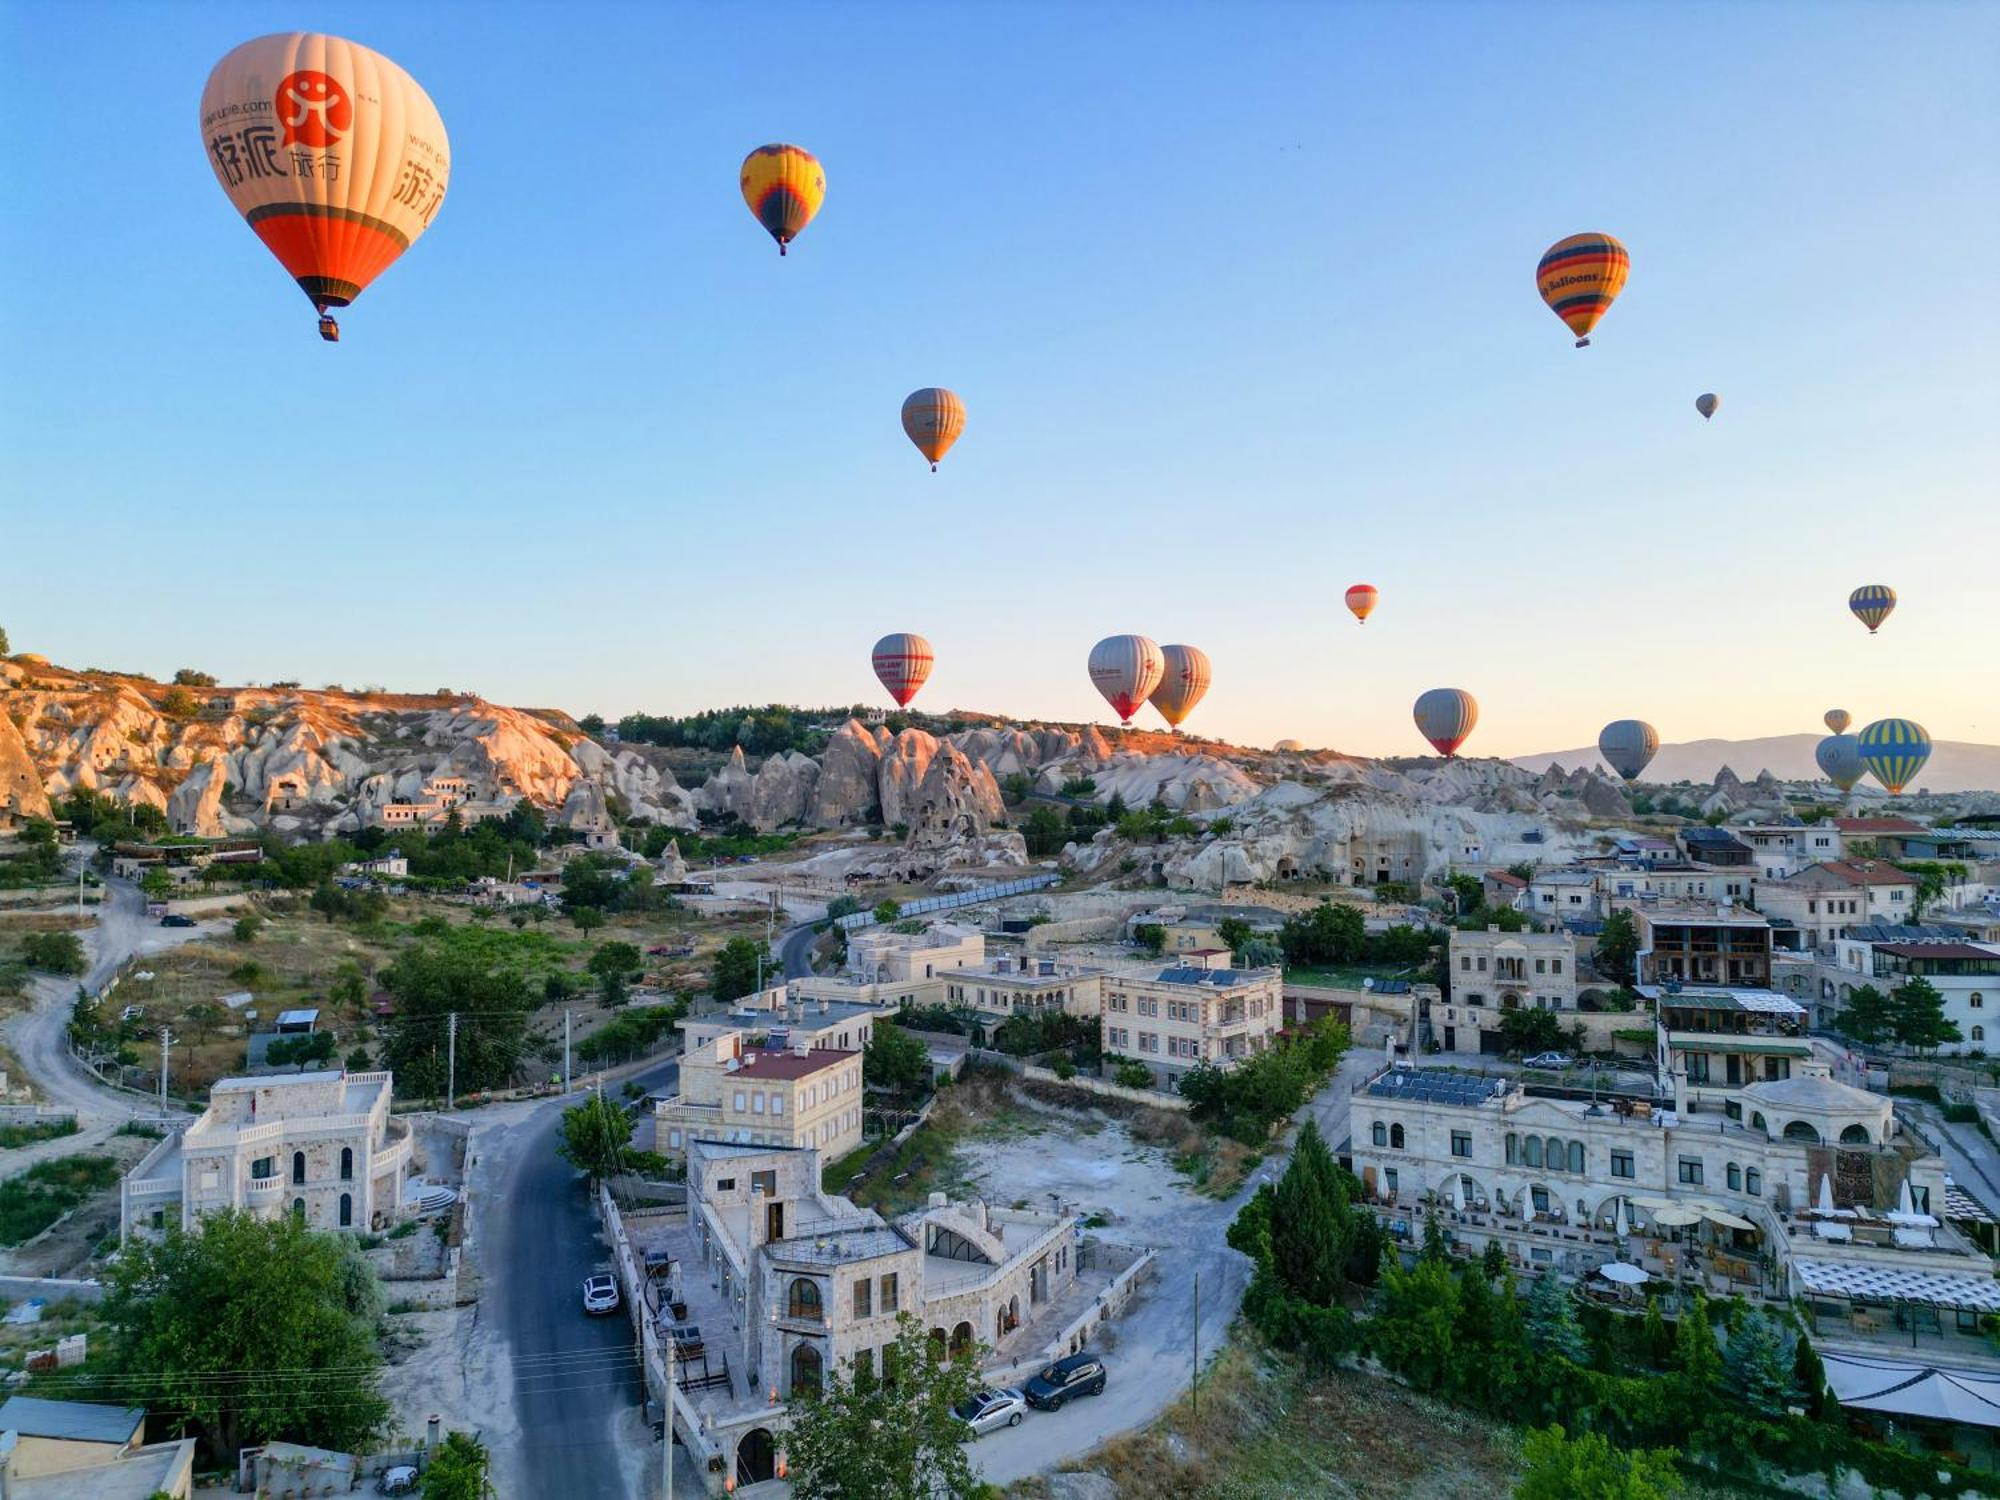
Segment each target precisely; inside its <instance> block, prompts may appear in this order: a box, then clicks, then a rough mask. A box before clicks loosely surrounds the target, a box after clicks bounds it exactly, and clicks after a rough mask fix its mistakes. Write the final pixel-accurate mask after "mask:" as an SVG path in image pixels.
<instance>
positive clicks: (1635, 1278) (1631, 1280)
mask: <svg viewBox="0 0 2000 1500" xmlns="http://www.w3.org/2000/svg"><path fill="white" fill-rule="evenodd" d="M1597 1274H1598V1275H1599V1276H1602V1277H1603V1278H1604V1279H1605V1280H1606V1281H1615V1282H1617V1283H1618V1284H1619V1285H1620V1286H1639V1285H1641V1284H1642V1283H1644V1282H1645V1281H1646V1279H1647V1277H1646V1272H1645V1270H1644V1268H1643V1267H1640V1266H1633V1265H1627V1264H1626V1263H1625V1262H1624V1261H1622V1260H1612V1261H1606V1262H1605V1263H1604V1264H1603V1265H1601V1266H1599V1267H1598V1268H1597Z"/></svg>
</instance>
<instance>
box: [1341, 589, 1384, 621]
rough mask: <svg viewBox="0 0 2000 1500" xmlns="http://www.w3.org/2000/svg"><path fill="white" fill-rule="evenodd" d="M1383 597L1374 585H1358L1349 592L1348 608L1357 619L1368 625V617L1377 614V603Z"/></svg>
mask: <svg viewBox="0 0 2000 1500" xmlns="http://www.w3.org/2000/svg"><path fill="white" fill-rule="evenodd" d="M1381 597H1382V595H1381V593H1380V591H1379V590H1377V589H1376V587H1375V585H1374V584H1372V583H1357V584H1355V585H1354V586H1353V587H1352V588H1350V589H1348V591H1347V607H1348V609H1349V610H1350V611H1351V612H1352V613H1353V615H1354V618H1355V619H1357V620H1359V621H1360V622H1361V623H1362V624H1363V625H1366V624H1367V623H1368V617H1369V616H1370V615H1372V614H1374V613H1375V602H1376V601H1377V600H1378V599H1380V598H1381Z"/></svg>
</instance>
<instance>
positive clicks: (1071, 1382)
mask: <svg viewBox="0 0 2000 1500" xmlns="http://www.w3.org/2000/svg"><path fill="white" fill-rule="evenodd" d="M1022 1394H1023V1395H1025V1396H1026V1397H1027V1398H1028V1404H1029V1405H1030V1406H1033V1407H1037V1408H1039V1409H1040V1410H1042V1411H1060V1410H1061V1409H1062V1406H1063V1403H1064V1402H1065V1401H1067V1400H1069V1399H1070V1397H1072V1396H1101V1395H1103V1394H1104V1361H1103V1360H1101V1359H1099V1358H1098V1357H1097V1356H1096V1355H1095V1354H1091V1353H1089V1352H1088V1351H1086V1352H1084V1353H1082V1354H1072V1355H1071V1356H1070V1357H1069V1358H1068V1359H1059V1360H1057V1361H1056V1362H1055V1363H1054V1364H1052V1365H1050V1366H1049V1367H1048V1368H1047V1369H1045V1370H1043V1371H1042V1372H1041V1373H1040V1374H1039V1375H1036V1376H1034V1377H1033V1378H1031V1379H1030V1380H1029V1381H1028V1383H1027V1385H1025V1386H1023V1387H1022Z"/></svg>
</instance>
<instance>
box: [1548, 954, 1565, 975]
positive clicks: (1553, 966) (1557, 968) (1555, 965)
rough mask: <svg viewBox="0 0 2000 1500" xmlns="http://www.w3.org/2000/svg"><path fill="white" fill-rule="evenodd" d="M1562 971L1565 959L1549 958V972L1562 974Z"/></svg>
mask: <svg viewBox="0 0 2000 1500" xmlns="http://www.w3.org/2000/svg"><path fill="white" fill-rule="evenodd" d="M1562 971H1563V961H1562V960H1561V959H1559V958H1552V959H1550V960H1549V972H1550V973H1551V974H1560V973H1562Z"/></svg>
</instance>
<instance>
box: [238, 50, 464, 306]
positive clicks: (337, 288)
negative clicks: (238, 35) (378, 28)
mask: <svg viewBox="0 0 2000 1500" xmlns="http://www.w3.org/2000/svg"><path fill="white" fill-rule="evenodd" d="M201 143H202V147H203V149H204V150H206V151H207V153H208V162H209V165H210V166H211V167H213V168H214V170H215V179H216V181H217V182H219V183H221V184H222V190H223V191H224V192H225V193H227V194H228V195H229V201H230V202H231V203H232V204H234V205H235V206H236V210H237V212H238V213H240V214H242V215H243V217H244V218H245V219H246V220H247V221H248V222H249V225H250V227H251V228H252V229H253V230H255V231H256V233H257V238H259V239H260V240H262V241H263V242H264V245H265V247H266V248H267V249H269V250H270V252H271V253H272V254H273V255H275V256H277V258H278V261H279V263H280V264H282V265H283V266H284V268H285V269H286V270H287V271H289V272H290V273H291V275H292V279H293V280H295V281H297V282H298V284H299V288H300V290H302V291H303V292H304V293H305V294H306V296H308V297H309V298H311V299H312V302H313V305H314V306H316V307H319V308H321V309H325V308H328V307H345V306H347V304H348V303H350V302H352V301H353V300H354V299H355V298H356V297H358V296H360V295H361V293H362V291H363V289H364V288H366V287H367V285H368V284H369V283H370V282H371V281H373V280H374V279H375V278H376V277H377V276H379V275H381V274H382V272H383V271H385V270H386V269H388V267H389V265H390V264H391V262H393V261H394V260H395V259H396V257H397V256H399V255H401V254H402V253H403V252H404V251H405V250H407V249H409V247H410V246H411V245H413V244H415V243H416V241H417V240H418V238H419V237H420V236H422V234H423V232H424V231H425V230H426V229H428V228H430V226H431V221H432V220H433V219H434V218H436V217H437V212H438V209H439V208H440V207H441V206H442V205H443V203H444V194H445V188H446V187H447V185H448V184H449V183H450V180H451V143H450V141H449V140H447V139H446V137H445V133H444V121H443V120H441V119H439V118H438V112H437V106H436V105H434V104H432V103H431V99H430V95H428V94H426V93H425V92H424V91H423V89H421V88H420V87H418V85H417V81H416V80H415V79H414V78H412V77H410V75H409V74H408V73H405V72H404V71H403V70H402V69H401V68H399V67H397V66H396V64H395V63H393V62H391V61H390V60H389V59H388V58H386V57H384V56H383V55H382V54H381V53H379V52H374V51H371V50H370V49H368V48H367V47H363V46H361V45H359V44H358V43H355V42H350V41H347V40H346V39H344V38H342V37H337V36H327V35H325V34H323V33H320V32H314V31H293V32H282V33H279V34H277V35H274V36H260V37H258V38H256V40H254V41H248V42H245V43H244V44H243V45H242V46H240V47H238V48H236V49H235V50H234V51H233V52H231V53H230V54H229V55H228V56H226V57H224V58H223V59H222V61H221V62H219V63H217V64H216V65H215V68H214V71H212V72H211V73H210V74H209V75H208V83H207V85H206V86H205V87H204V88H203V89H202V91H201Z"/></svg>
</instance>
